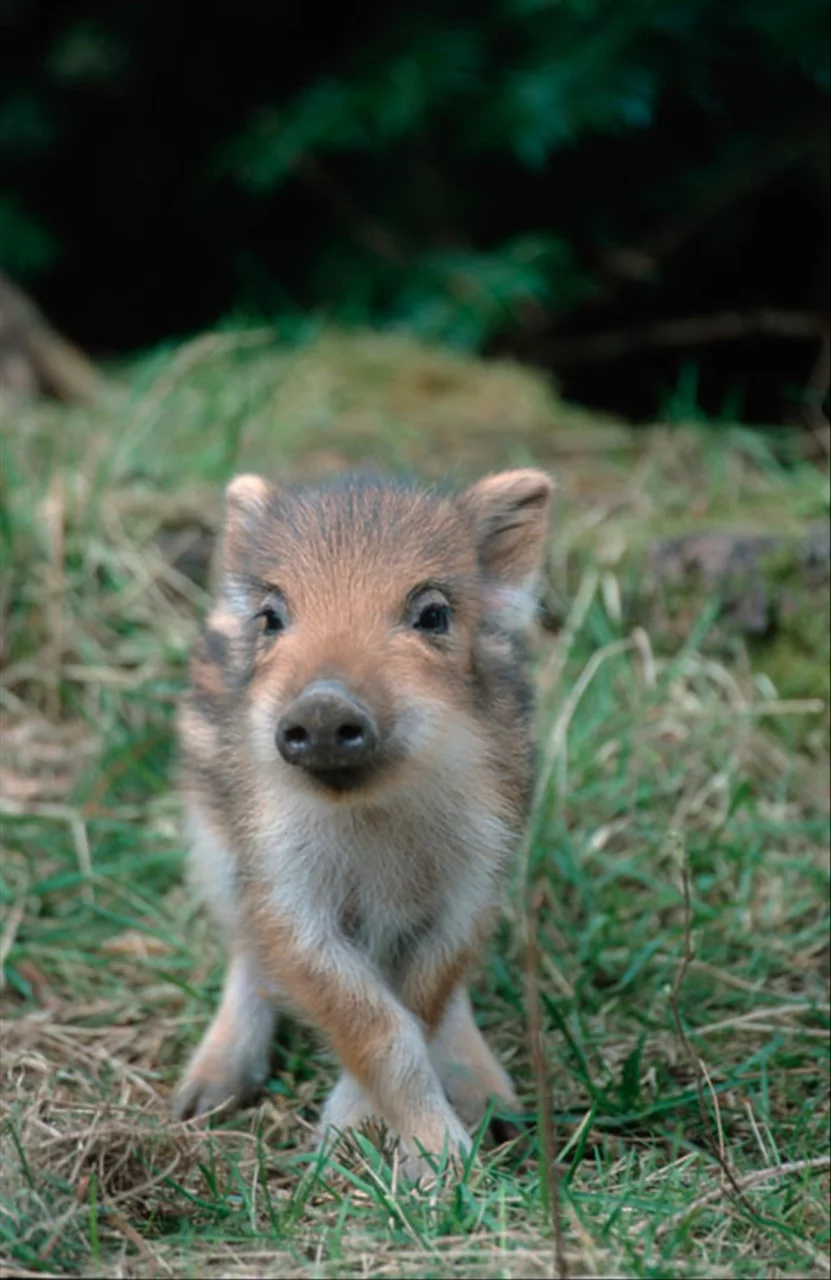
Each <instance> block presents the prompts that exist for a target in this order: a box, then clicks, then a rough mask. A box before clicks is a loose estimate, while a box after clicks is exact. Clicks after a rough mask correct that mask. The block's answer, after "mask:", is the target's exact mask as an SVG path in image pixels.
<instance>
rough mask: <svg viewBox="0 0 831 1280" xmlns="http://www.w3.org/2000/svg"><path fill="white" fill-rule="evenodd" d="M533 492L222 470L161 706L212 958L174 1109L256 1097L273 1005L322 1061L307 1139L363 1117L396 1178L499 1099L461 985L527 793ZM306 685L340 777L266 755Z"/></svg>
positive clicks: (520, 482)
mask: <svg viewBox="0 0 831 1280" xmlns="http://www.w3.org/2000/svg"><path fill="white" fill-rule="evenodd" d="M551 491H552V485H551V482H550V480H549V479H548V478H547V477H546V476H545V475H544V474H542V473H541V472H538V471H534V470H523V471H512V472H505V473H501V474H498V475H494V476H489V477H487V478H485V479H484V480H482V481H480V482H479V483H478V484H476V485H474V486H473V487H472V488H470V489H468V490H466V491H464V492H462V493H460V494H456V495H445V494H440V493H437V492H433V491H427V490H424V489H421V488H418V487H413V486H409V485H403V484H400V483H398V482H396V481H392V480H387V479H385V478H378V477H373V476H352V477H347V478H344V479H339V480H337V481H334V482H332V483H329V484H327V485H324V486H322V487H319V488H317V489H313V490H312V489H300V490H296V491H290V490H287V489H284V488H282V487H281V486H280V485H278V484H272V483H269V482H268V481H266V480H264V479H262V478H260V477H258V476H240V477H237V478H236V479H235V480H233V481H232V482H231V484H230V485H229V487H228V490H227V497H226V516H225V525H224V529H223V533H222V538H221V542H220V546H219V549H218V553H217V557H216V564H215V581H214V592H213V606H212V609H211V611H210V614H209V616H208V618H207V620H206V623H205V626H204V630H203V632H202V635H201V637H200V639H199V641H198V643H197V645H196V647H195V649H194V652H193V655H192V659H191V664H190V685H189V689H188V692H187V695H186V697H185V699H184V701H183V704H182V707H181V712H180V721H179V732H180V747H181V762H182V767H181V779H182V791H183V795H184V801H185V809H186V814H187V823H188V830H189V840H190V847H191V852H192V869H193V874H194V878H195V880H196V882H197V886H198V889H199V891H200V893H201V895H202V897H203V898H204V900H205V901H206V903H207V904H208V906H209V908H210V909H211V910H212V912H213V914H214V916H215V917H216V919H217V921H218V922H219V924H220V925H221V927H222V930H223V932H224V935H225V938H226V940H227V947H228V954H229V963H228V970H227V976H226V981H225V986H224V990H223V993H222V998H221V1002H220V1007H219V1010H218V1012H217V1015H216V1017H215V1019H214V1022H213V1023H212V1025H211V1027H210V1028H209V1030H208V1032H207V1034H206V1036H205V1038H204V1040H203V1042H202V1044H201V1045H200V1046H199V1048H198V1050H197V1052H196V1055H195V1057H194V1058H193V1060H192V1062H191V1063H190V1065H189V1067H188V1068H187V1071H186V1073H185V1076H184V1079H183V1081H182V1083H181V1085H180V1087H179V1090H178V1093H177V1095H176V1099H175V1103H174V1109H175V1113H176V1114H177V1115H178V1116H180V1117H190V1116H195V1115H200V1114H203V1113H205V1112H206V1111H209V1110H212V1109H214V1108H215V1107H218V1106H220V1105H222V1106H225V1107H233V1106H237V1105H241V1104H242V1103H244V1102H246V1101H247V1100H249V1099H251V1098H252V1097H254V1096H255V1095H256V1093H257V1090H258V1089H259V1088H260V1087H261V1085H262V1083H263V1081H264V1080H265V1078H266V1076H267V1073H268V1068H269V1054H270V1048H271V1043H272V1038H273V1034H274V1027H275V1020H276V1016H277V1013H276V1011H277V1010H278V1009H288V1010H290V1011H293V1012H294V1013H295V1014H296V1015H298V1016H299V1017H301V1018H303V1019H305V1020H307V1021H308V1022H309V1023H311V1024H312V1025H314V1026H315V1027H317V1028H318V1029H319V1030H320V1032H322V1033H323V1035H324V1036H325V1037H326V1039H327V1040H328V1042H329V1044H330V1045H331V1047H332V1048H333V1050H334V1052H335V1053H336V1055H337V1057H338V1059H339V1061H340V1065H341V1070H342V1074H341V1076H340V1079H339V1080H338V1082H337V1084H336V1086H335V1088H334V1090H333V1092H332V1094H331V1096H330V1098H329V1100H328V1101H327V1103H326V1106H325V1108H324V1111H323V1115H322V1117H321V1126H320V1127H321V1137H322V1139H324V1140H325V1139H326V1137H327V1135H329V1134H336V1133H337V1132H339V1131H342V1130H344V1129H348V1128H350V1127H352V1126H355V1125H359V1124H364V1123H365V1122H368V1121H370V1120H371V1119H372V1118H375V1119H376V1120H378V1119H380V1120H381V1121H383V1124H384V1125H385V1126H386V1128H387V1129H388V1131H389V1132H391V1133H392V1134H393V1135H395V1136H396V1138H397V1139H398V1141H399V1143H400V1147H401V1151H402V1159H403V1161H404V1172H405V1174H407V1175H408V1176H413V1177H417V1176H419V1175H420V1174H422V1173H423V1172H424V1171H425V1168H426V1165H425V1162H424V1156H425V1153H426V1154H427V1155H436V1154H439V1153H441V1152H442V1151H443V1150H444V1151H446V1152H449V1154H450V1156H451V1157H454V1158H455V1157H458V1156H460V1155H462V1154H463V1153H464V1152H465V1151H466V1150H467V1149H468V1147H469V1144H470V1137H469V1132H470V1129H471V1127H472V1126H474V1125H475V1124H476V1123H477V1122H478V1121H479V1120H480V1118H481V1116H482V1114H483V1111H484V1108H485V1106H486V1104H487V1101H488V1099H489V1098H493V1099H495V1101H496V1102H497V1104H499V1105H500V1106H501V1107H502V1108H505V1109H508V1110H513V1109H516V1105H517V1104H516V1098H515V1095H514V1092H513V1088H512V1086H511V1083H510V1081H509V1079H508V1077H507V1075H506V1074H505V1072H504V1070H503V1069H502V1067H501V1066H500V1065H499V1063H498V1062H497V1061H496V1059H495V1058H494V1056H493V1054H492V1053H491V1051H490V1050H489V1048H488V1047H487V1045H486V1044H485V1041H484V1039H483V1038H482V1036H481V1034H480V1033H479V1031H478V1030H477V1028H476V1025H475V1023H474V1020H473V1015H472V1012H471V1006H470V1001H469V999H468V995H467V979H468V975H469V971H470V968H471V965H472V964H473V963H474V961H475V960H476V958H477V956H478V954H479V952H480V951H481V948H482V945H483V943H484V941H485V939H486V938H487V935H488V933H489V931H490V929H491V927H492V924H493V921H494V919H495V916H496V914H497V912H498V909H499V905H500V900H501V898H502V896H503V893H504V877H505V871H506V867H507V864H508V861H509V859H510V856H511V853H512V851H513V850H514V848H515V847H516V845H517V842H518V839H519V838H520V835H521V831H522V827H523V823H524V821H525V818H526V812H527V807H528V803H529V798H530V793H531V784H532V777H531V762H532V753H531V737H530V728H531V725H530V720H531V711H532V699H531V695H530V690H529V686H528V681H527V676H526V671H525V653H524V634H525V629H526V626H527V623H528V620H529V618H530V617H531V616H532V615H533V611H534V607H535V594H534V587H535V579H536V575H537V572H538V569H539V565H540V561H541V557H542V553H543V548H544V543H545V539H546V533H547V523H548V508H549V501H550V495H551ZM319 689H322V690H324V692H325V691H326V690H330V689H335V690H336V691H339V693H340V694H342V695H343V697H344V698H345V699H347V703H346V704H345V705H348V706H353V705H354V706H355V707H358V708H360V709H361V714H362V715H365V716H366V717H367V718H368V723H371V725H372V727H373V750H372V752H371V755H370V758H369V762H368V763H364V764H363V765H362V766H361V767H360V768H343V769H340V770H337V771H330V772H314V771H310V770H308V769H306V768H302V767H301V768H298V767H294V766H293V765H292V764H291V763H287V762H286V759H284V758H283V757H282V756H281V753H280V751H278V749H277V747H276V746H275V734H277V733H278V726H280V725H282V724H283V723H284V721H285V716H286V715H287V714H288V712H287V708H289V709H290V708H292V707H295V706H299V705H302V704H303V703H302V700H303V699H304V698H308V697H309V696H310V695H309V691H310V690H311V691H312V693H314V691H315V690H319ZM298 699H299V700H300V701H299V702H298Z"/></svg>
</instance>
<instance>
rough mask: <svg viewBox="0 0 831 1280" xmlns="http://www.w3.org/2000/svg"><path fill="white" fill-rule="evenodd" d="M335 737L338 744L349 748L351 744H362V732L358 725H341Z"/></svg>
mask: <svg viewBox="0 0 831 1280" xmlns="http://www.w3.org/2000/svg"><path fill="white" fill-rule="evenodd" d="M335 736H336V737H337V740H338V742H342V743H344V744H345V745H347V746H351V745H352V744H353V743H358V742H363V740H364V730H363V727H362V726H361V725H359V724H342V725H340V727H339V728H338V730H337V734H336V735H335Z"/></svg>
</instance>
